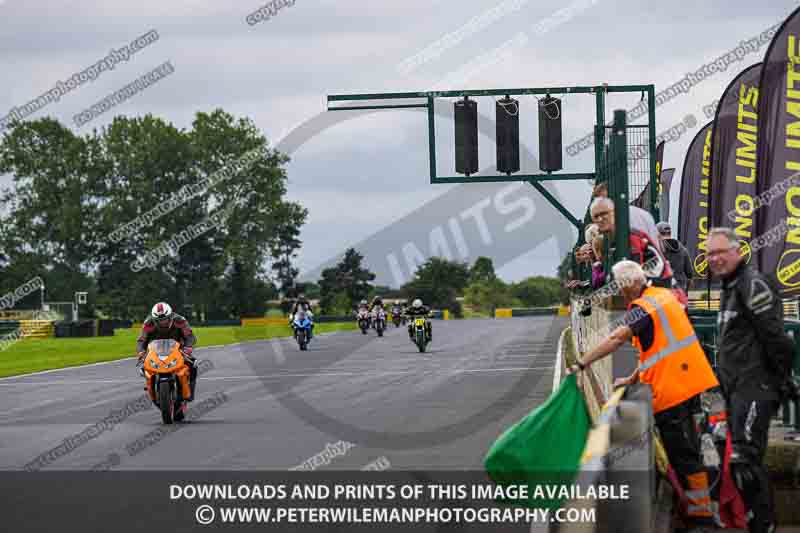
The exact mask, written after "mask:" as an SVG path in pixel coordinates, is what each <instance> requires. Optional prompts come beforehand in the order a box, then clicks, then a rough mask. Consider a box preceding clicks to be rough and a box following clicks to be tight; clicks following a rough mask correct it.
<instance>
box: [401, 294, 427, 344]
mask: <svg viewBox="0 0 800 533" xmlns="http://www.w3.org/2000/svg"><path fill="white" fill-rule="evenodd" d="M430 312H431V308H430V307H428V306H426V305H422V300H420V299H419V298H417V299H415V300H414V302H413V303H412V304H411V307H408V308H406V310H405V315H406V316H409V317H424V318H428V315H429V314H430ZM425 333H426V334H427V336H428V342H430V341H432V340H433V326H431V323H430V321H428V320H426V321H425ZM408 336H409V338H410V339H411V340H414V324H413V322H411V323H409V324H408Z"/></svg>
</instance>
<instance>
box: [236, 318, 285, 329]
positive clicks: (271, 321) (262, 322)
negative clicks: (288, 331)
mask: <svg viewBox="0 0 800 533" xmlns="http://www.w3.org/2000/svg"><path fill="white" fill-rule="evenodd" d="M288 323H289V317H288V316H287V317H286V318H283V317H274V318H273V317H270V318H243V319H242V327H251V326H259V327H264V326H276V325H284V326H285V325H286V324H288Z"/></svg>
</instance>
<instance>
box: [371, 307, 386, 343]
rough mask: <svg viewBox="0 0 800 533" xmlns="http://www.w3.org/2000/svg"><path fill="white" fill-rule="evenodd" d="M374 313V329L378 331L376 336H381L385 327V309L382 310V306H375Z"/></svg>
mask: <svg viewBox="0 0 800 533" xmlns="http://www.w3.org/2000/svg"><path fill="white" fill-rule="evenodd" d="M374 313H375V321H374V324H375V331H377V332H378V337H383V332H384V330H385V329H386V311H384V310H383V307H376V308H375V310H374Z"/></svg>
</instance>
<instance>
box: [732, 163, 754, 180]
mask: <svg viewBox="0 0 800 533" xmlns="http://www.w3.org/2000/svg"><path fill="white" fill-rule="evenodd" d="M736 163H737V164H738V163H739V160H738V159H737V160H736ZM745 166H750V165H745ZM736 181H737V182H739V183H753V182H754V181H756V169H755V166H752V167H750V175H749V176H736Z"/></svg>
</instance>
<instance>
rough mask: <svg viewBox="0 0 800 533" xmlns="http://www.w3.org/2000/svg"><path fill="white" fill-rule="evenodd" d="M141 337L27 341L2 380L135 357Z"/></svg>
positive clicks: (235, 337) (278, 333)
mask: <svg viewBox="0 0 800 533" xmlns="http://www.w3.org/2000/svg"><path fill="white" fill-rule="evenodd" d="M354 329H357V327H356V323H355V322H342V323H338V322H324V323H321V324H317V325H315V326H314V333H315V334H320V333H328V332H332V331H341V330H354ZM194 333H195V335H196V336H197V341H198V342H197V347H198V348H202V347H204V346H215V345H225V344H235V343H237V342H243V341H256V340H264V339H272V338H275V337H289V336H291V330H289V327H288V326H283V325H274V326H266V327H236V326H225V327H215V328H194ZM138 336H139V330H134V329H118V330H116V331H115V335H114V336H113V337H86V338H63V339H56V338H53V339H23V340H21V341H19V342H17V343H16V344H14V345H12V346H11V347H10V348H9V349H8V350H5V351H2V352H0V377H8V376H17V375H20V374H29V373H31V372H40V371H42V370H53V369H56V368H67V367H72V366H80V365H87V364H91V363H101V362H105V361H116V360H118V359H124V358H126V357H133V356H134V355H136V338H137V337H138ZM199 357H200V358H202V355H200V356H199Z"/></svg>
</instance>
